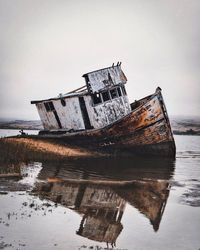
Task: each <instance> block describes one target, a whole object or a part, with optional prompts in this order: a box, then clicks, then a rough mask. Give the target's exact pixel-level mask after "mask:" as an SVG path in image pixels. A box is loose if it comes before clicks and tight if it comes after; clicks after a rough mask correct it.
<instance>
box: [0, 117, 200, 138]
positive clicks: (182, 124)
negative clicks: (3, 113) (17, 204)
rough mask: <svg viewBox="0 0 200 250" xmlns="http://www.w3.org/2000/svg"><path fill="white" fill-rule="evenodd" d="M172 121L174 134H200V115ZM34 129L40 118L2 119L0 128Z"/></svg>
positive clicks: (40, 125)
mask: <svg viewBox="0 0 200 250" xmlns="http://www.w3.org/2000/svg"><path fill="white" fill-rule="evenodd" d="M170 123H171V126H172V130H173V132H174V134H182V135H184V134H191V135H200V117H185V116H184V117H183V116H172V117H170ZM2 128H4V129H33V130H35V129H36V130H42V129H43V126H42V123H41V121H40V120H34V121H31V120H29V121H27V120H6V119H0V129H2Z"/></svg>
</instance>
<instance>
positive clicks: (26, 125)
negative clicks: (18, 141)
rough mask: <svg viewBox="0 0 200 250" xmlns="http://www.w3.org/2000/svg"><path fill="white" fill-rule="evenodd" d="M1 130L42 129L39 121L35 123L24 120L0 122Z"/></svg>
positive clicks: (2, 120) (4, 120)
mask: <svg viewBox="0 0 200 250" xmlns="http://www.w3.org/2000/svg"><path fill="white" fill-rule="evenodd" d="M0 128H1V129H3V128H4V129H27V130H30V129H33V130H35V129H36V130H41V129H43V126H42V123H41V121H40V120H35V121H26V120H6V119H1V120H0Z"/></svg>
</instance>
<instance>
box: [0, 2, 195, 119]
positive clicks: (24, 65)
mask: <svg viewBox="0 0 200 250" xmlns="http://www.w3.org/2000/svg"><path fill="white" fill-rule="evenodd" d="M117 61H121V62H122V69H123V71H124V73H125V75H126V76H127V78H128V83H127V85H126V88H127V92H128V96H129V100H130V101H134V100H135V99H139V98H142V97H144V96H146V95H148V94H151V93H153V92H154V91H155V89H156V87H157V86H160V87H161V88H162V90H163V95H164V99H165V103H166V105H167V110H168V113H169V115H193V116H194V115H197V116H198V115H200V111H199V110H200V1H199V0H123V1H122V0H105V1H104V0H101V1H100V0H98V1H97V0H91V1H90V0H84V1H83V0H77V1H76V0H70V1H69V0H0V88H1V89H0V118H17V119H31V120H32V119H39V116H38V114H37V111H36V107H35V106H34V105H31V104H30V101H31V100H37V99H44V98H50V97H54V96H57V95H58V94H59V93H66V92H68V91H70V90H73V89H75V88H78V87H80V86H82V85H84V84H85V82H84V79H83V78H82V77H81V76H82V74H84V73H86V72H89V71H92V70H95V69H99V68H103V67H108V66H111V65H112V63H113V62H115V63H117Z"/></svg>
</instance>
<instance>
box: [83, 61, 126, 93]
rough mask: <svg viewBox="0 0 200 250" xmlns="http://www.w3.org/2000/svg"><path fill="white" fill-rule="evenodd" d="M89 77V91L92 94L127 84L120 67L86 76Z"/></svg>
mask: <svg viewBox="0 0 200 250" xmlns="http://www.w3.org/2000/svg"><path fill="white" fill-rule="evenodd" d="M86 75H87V76H88V79H89V82H88V83H87V85H89V86H88V87H89V89H90V91H91V92H92V93H95V92H99V91H100V90H103V89H107V88H110V87H112V86H115V85H118V84H122V83H123V84H125V83H126V81H127V79H126V76H125V75H124V73H123V71H122V69H121V67H120V66H113V67H110V68H106V69H102V70H98V71H94V72H91V73H88V74H86Z"/></svg>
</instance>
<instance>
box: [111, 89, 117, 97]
mask: <svg viewBox="0 0 200 250" xmlns="http://www.w3.org/2000/svg"><path fill="white" fill-rule="evenodd" d="M110 94H111V97H112V99H114V98H117V97H118V95H117V89H112V90H110Z"/></svg>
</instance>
